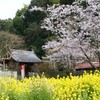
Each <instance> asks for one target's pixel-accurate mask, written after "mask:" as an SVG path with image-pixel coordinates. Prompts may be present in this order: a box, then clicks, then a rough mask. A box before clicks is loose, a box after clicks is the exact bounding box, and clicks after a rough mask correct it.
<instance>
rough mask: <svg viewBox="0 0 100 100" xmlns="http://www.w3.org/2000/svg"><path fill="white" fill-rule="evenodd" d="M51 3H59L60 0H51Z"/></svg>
mask: <svg viewBox="0 0 100 100" xmlns="http://www.w3.org/2000/svg"><path fill="white" fill-rule="evenodd" d="M49 1H50V3H51V4H58V3H59V2H60V0H49Z"/></svg>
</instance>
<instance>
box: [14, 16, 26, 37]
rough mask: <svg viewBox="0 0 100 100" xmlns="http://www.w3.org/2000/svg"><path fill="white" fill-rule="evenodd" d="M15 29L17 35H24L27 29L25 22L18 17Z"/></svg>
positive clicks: (15, 19)
mask: <svg viewBox="0 0 100 100" xmlns="http://www.w3.org/2000/svg"><path fill="white" fill-rule="evenodd" d="M13 28H14V29H15V30H14V32H15V33H16V34H19V35H23V31H24V29H25V25H24V20H23V19H22V18H21V17H19V16H16V17H15V18H14V19H13Z"/></svg>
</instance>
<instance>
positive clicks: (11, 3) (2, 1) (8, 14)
mask: <svg viewBox="0 0 100 100" xmlns="http://www.w3.org/2000/svg"><path fill="white" fill-rule="evenodd" d="M30 2H31V0H0V19H8V18H14V17H15V14H16V11H17V10H18V9H21V8H23V7H24V4H27V5H29V4H30Z"/></svg>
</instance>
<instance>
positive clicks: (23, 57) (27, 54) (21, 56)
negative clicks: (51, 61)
mask: <svg viewBox="0 0 100 100" xmlns="http://www.w3.org/2000/svg"><path fill="white" fill-rule="evenodd" d="M10 52H11V58H12V59H14V60H15V61H17V62H27V63H33V62H41V60H40V59H39V58H38V57H37V56H36V54H35V53H34V51H25V50H15V49H11V50H10Z"/></svg>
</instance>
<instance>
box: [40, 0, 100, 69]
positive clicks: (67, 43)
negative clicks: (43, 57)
mask: <svg viewBox="0 0 100 100" xmlns="http://www.w3.org/2000/svg"><path fill="white" fill-rule="evenodd" d="M87 2H88V6H87V7H86V8H84V7H83V6H81V5H80V4H79V2H74V3H73V4H72V5H53V6H49V7H48V8H47V12H48V16H47V18H45V19H44V22H43V24H42V26H41V27H42V28H45V29H46V30H50V31H52V33H53V34H56V35H57V38H56V40H53V41H48V42H47V43H46V44H45V45H44V46H43V49H44V50H46V52H47V57H48V58H49V59H51V60H59V59H61V58H63V59H64V61H65V59H67V60H68V59H70V60H72V59H76V60H78V61H79V60H82V59H85V60H87V61H88V62H89V63H90V64H91V66H92V67H93V68H95V66H94V65H93V63H92V60H94V59H93V58H95V60H98V61H99V62H100V0H89V1H87Z"/></svg>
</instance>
